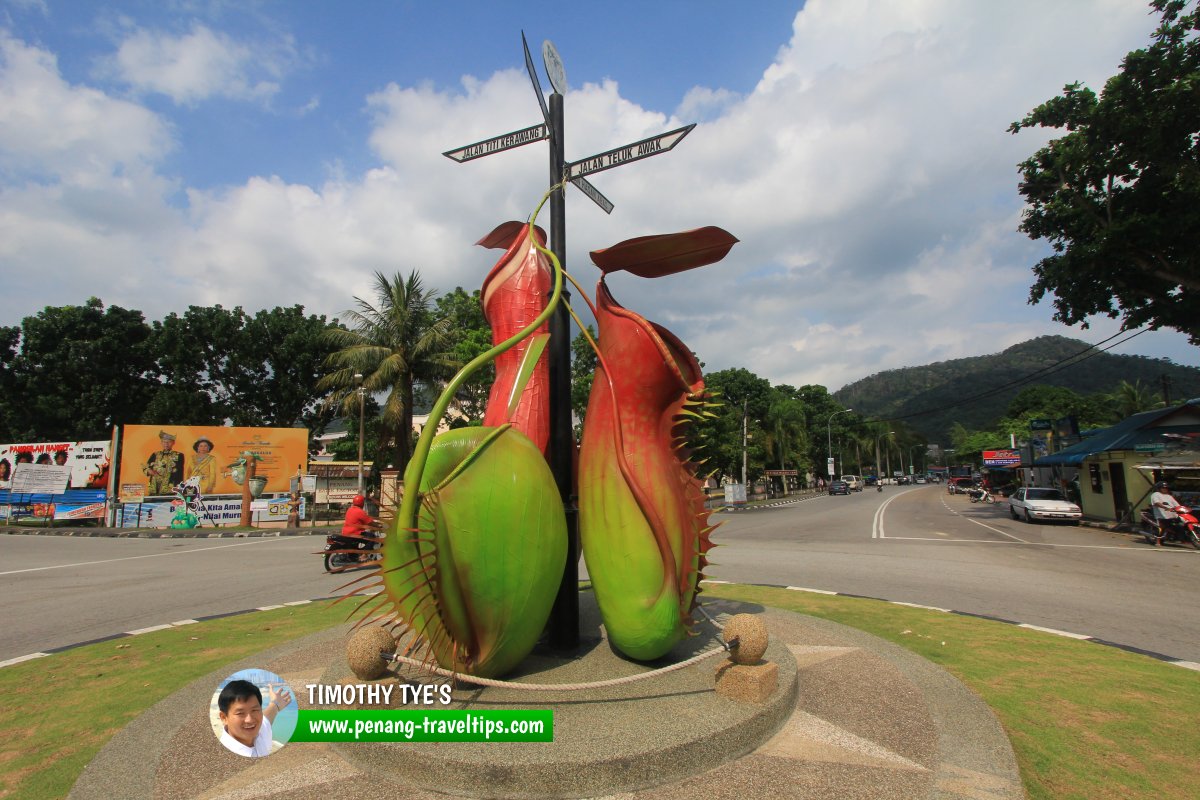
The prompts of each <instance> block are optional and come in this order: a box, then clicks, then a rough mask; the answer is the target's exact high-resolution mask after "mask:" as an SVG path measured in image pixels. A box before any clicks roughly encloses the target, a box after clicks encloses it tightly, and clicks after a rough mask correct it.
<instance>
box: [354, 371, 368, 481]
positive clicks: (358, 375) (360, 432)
mask: <svg viewBox="0 0 1200 800" xmlns="http://www.w3.org/2000/svg"><path fill="white" fill-rule="evenodd" d="M362 382H363V375H362V373H361V372H356V373H354V384H355V385H356V386H357V387H358V493H359V494H362V493H363V398H364V395H365V394H366V390H365V389H363V385H362Z"/></svg>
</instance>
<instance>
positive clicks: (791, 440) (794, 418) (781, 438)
mask: <svg viewBox="0 0 1200 800" xmlns="http://www.w3.org/2000/svg"><path fill="white" fill-rule="evenodd" d="M765 422H766V423H767V426H768V432H767V437H766V440H767V441H766V444H767V452H768V454H769V455H770V457H771V458H772V459H775V460H776V461H778V463H779V468H780V469H787V464H788V461H789V459H791V458H792V456H793V455H794V454H796V453H798V452H804V450H806V449H807V448H808V442H807V441H806V439H807V437H806V435H805V424H806V417H805V414H804V404H803V403H801V402H800V401H799V400H795V399H793V398H790V397H780V398H778V399H776V400H775V401H774V402H772V403H771V405H770V406H769V408H768V411H767V419H766V420H765ZM784 485H785V486H786V485H787V482H786V481H785V482H784Z"/></svg>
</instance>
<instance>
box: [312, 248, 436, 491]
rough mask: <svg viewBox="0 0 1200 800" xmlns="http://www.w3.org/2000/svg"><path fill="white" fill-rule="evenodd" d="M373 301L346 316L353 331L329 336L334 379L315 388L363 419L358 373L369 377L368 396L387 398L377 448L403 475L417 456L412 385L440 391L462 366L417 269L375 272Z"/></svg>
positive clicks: (365, 379)
mask: <svg viewBox="0 0 1200 800" xmlns="http://www.w3.org/2000/svg"><path fill="white" fill-rule="evenodd" d="M375 295H376V301H375V304H372V303H370V302H368V301H366V300H363V299H362V298H359V297H355V298H354V300H355V302H356V303H357V304H358V307H357V308H356V309H352V310H350V311H347V312H346V313H345V317H346V322H347V323H348V326H349V327H348V328H333V329H330V330H329V331H328V332H327V333H325V334H324V335H325V337H326V340H327V341H328V343H329V344H331V345H333V346H334V347H337V348H339V349H338V350H337V351H336V352H334V353H333V354H331V355H330V356H329V357H328V358H327V359H326V360H325V366H326V368H327V370H328V372H327V373H326V375H325V377H323V378H321V380H320V381H319V382H318V383H317V388H318V389H321V390H322V391H330V392H331V394H330V395H329V398H328V400H327V402H328V403H329V404H331V405H338V406H340V407H341V410H342V413H343V414H347V415H349V414H351V413H354V414H356V413H358V408H357V405H358V397H357V389H358V386H359V383H358V379H357V378H356V377H355V375H356V374H361V375H362V376H363V377H362V388H363V389H364V390H365V391H367V392H370V393H372V394H375V393H379V392H388V396H387V400H386V401H385V402H384V404H383V408H382V411H381V414H380V431H379V442H380V447H381V448H384V449H388V450H391V451H392V453H393V456H394V460H393V463H394V464H395V465H396V466H397V467H398V468H399V469H400V470H401V471H402V472H403V470H404V468H405V467H406V466H407V465H408V459H409V457H410V456H411V454H412V431H413V421H412V417H413V384H414V383H423V384H430V385H440V384H441V383H443V382H444V381H445V380H446V378H447V377H449V376H450V374H451V373H452V372H453V370H454V369H455V368H456V367H457V366H459V365H458V364H457V362H456V360H455V358H454V351H453V342H452V337H451V336H450V328H451V325H450V319H449V318H444V319H436V318H435V316H434V313H433V299H434V297H435V296H436V292H434V291H433V290H426V289H425V288H424V287H423V286H422V285H421V276H420V274H419V273H418V272H417V271H416V270H413V271H412V273H410V274H409V276H408V278H407V279H403V278H402V277H401V275H400V274H399V273H396V275H394V276H393V277H392V278H390V279H389V278H387V277H385V276H384V275H383V273H381V272H376V273H375ZM430 422H431V423H433V424H437V423H436V421H434V420H430Z"/></svg>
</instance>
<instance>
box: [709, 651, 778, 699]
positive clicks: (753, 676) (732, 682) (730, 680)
mask: <svg viewBox="0 0 1200 800" xmlns="http://www.w3.org/2000/svg"><path fill="white" fill-rule="evenodd" d="M715 678H716V683H717V694H718V695H720V696H721V697H725V698H728V699H730V700H732V701H734V702H735V703H755V704H762V703H765V702H767V700H768V699H769V698H770V697H771V695H772V694H773V693H774V692H775V687H776V686H778V685H779V665H778V664H775V663H773V662H770V661H764V662H763V663H761V664H735V663H733V662H732V661H730V660H729V659H728V658H727V659H725V660H724V661H722V662H721V663H720V664H718V665H717V671H716V675H715Z"/></svg>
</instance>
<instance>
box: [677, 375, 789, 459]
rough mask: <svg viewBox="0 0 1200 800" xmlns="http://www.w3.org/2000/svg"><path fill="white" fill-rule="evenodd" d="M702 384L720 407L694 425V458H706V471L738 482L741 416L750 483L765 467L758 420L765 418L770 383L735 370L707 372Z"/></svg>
mask: <svg viewBox="0 0 1200 800" xmlns="http://www.w3.org/2000/svg"><path fill="white" fill-rule="evenodd" d="M704 383H705V386H706V387H707V389H708V390H709V391H710V392H712V393H713V394H714V399H715V402H717V403H719V404H720V405H719V406H717V407H716V408H713V409H712V411H713V415H714V416H713V417H712V418H710V419H704V420H699V421H697V423H696V424H695V425H694V426H693V437H692V439H691V444H692V446H693V449H694V450H695V451H696V453H697V455H696V458H697V459H707V464H706V466H707V467H708V468H709V469H711V470H715V471H716V472H718V473H719V474H723V475H728V476H731V477H733V478H734V479H735V480H739V481H740V480H741V474H742V448H743V439H742V430H743V415H744V416H745V430H746V432H747V434H748V435H749V439H748V440H747V441H745V448H746V461H747V476H746V477H747V479H748V480H753V479H754V477H755V476H756V475H757V474H758V473H759V472H761V471H762V469H763V466H764V464H765V456H766V451H765V448H764V446H763V443H764V441H765V437H764V436H763V432H764V431H763V428H762V423H761V422H760V420H763V419H765V418H767V417H768V412H769V410H770V404H771V397H772V395H771V382H770V381H768V380H767V379H766V378H760V377H759V376H757V375H755V374H754V373H753V372H751V371H750V370H748V369H745V368H742V367H738V368H736V369H725V370H720V371H718V372H710V373H708V374H707V375H705V376H704Z"/></svg>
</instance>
